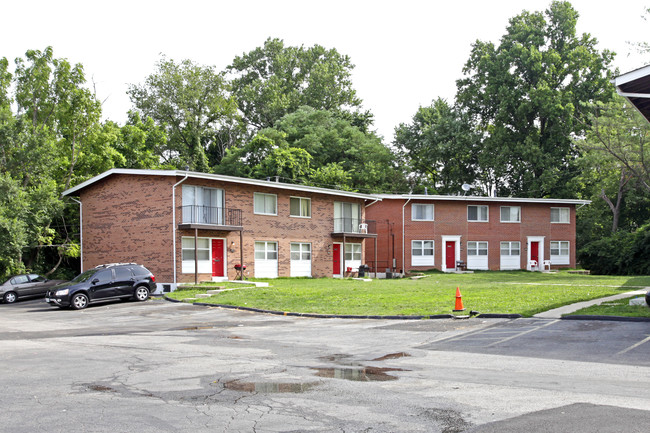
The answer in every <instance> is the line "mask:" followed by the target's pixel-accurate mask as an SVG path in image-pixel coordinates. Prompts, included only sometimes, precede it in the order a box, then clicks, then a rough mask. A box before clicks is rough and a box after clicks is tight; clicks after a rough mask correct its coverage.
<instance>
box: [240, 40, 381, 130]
mask: <svg viewBox="0 0 650 433" xmlns="http://www.w3.org/2000/svg"><path fill="white" fill-rule="evenodd" d="M353 68H354V65H353V64H352V62H351V60H350V58H349V57H348V56H346V55H342V54H340V53H339V52H338V51H336V50H335V49H326V48H324V47H322V46H320V45H314V46H313V47H308V48H307V47H304V46H300V47H285V45H284V42H283V41H282V40H281V39H271V38H269V39H267V40H266V41H265V42H264V46H262V47H258V48H256V49H254V50H253V51H251V52H249V53H246V54H243V55H242V56H238V57H236V58H235V59H234V60H233V62H232V64H231V65H230V66H228V68H227V71H228V72H229V73H230V74H232V75H233V80H232V88H233V93H234V95H235V96H236V98H237V101H238V103H239V109H240V110H241V112H242V114H243V118H244V120H245V121H246V123H247V124H248V125H249V126H250V127H252V128H253V130H254V131H259V130H261V129H264V128H269V127H272V126H273V125H274V124H275V122H276V121H277V120H279V119H280V118H282V117H283V116H285V115H286V114H289V113H292V112H294V111H296V110H297V109H298V108H299V107H301V106H309V107H312V108H314V109H317V110H329V111H332V112H334V113H337V114H338V115H340V116H341V117H343V118H345V119H346V120H348V121H350V123H352V124H353V125H355V126H357V127H360V128H361V129H364V130H367V127H368V126H369V125H370V124H371V123H372V116H371V115H370V113H369V112H360V107H361V99H359V98H358V97H357V95H356V91H355V90H354V89H353V87H352V80H351V73H352V69H353Z"/></svg>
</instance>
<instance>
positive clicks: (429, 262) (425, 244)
mask: <svg viewBox="0 0 650 433" xmlns="http://www.w3.org/2000/svg"><path fill="white" fill-rule="evenodd" d="M433 251H434V247H433V241H411V265H413V266H433V265H434V264H435V261H434V255H433Z"/></svg>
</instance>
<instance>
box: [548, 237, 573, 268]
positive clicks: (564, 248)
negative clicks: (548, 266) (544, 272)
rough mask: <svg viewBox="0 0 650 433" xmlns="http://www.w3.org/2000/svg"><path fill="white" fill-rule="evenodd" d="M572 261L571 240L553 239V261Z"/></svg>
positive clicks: (558, 262)
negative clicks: (570, 252) (570, 254)
mask: <svg viewBox="0 0 650 433" xmlns="http://www.w3.org/2000/svg"><path fill="white" fill-rule="evenodd" d="M570 262H571V258H570V256H569V241H551V263H552V264H554V265H568V264H570Z"/></svg>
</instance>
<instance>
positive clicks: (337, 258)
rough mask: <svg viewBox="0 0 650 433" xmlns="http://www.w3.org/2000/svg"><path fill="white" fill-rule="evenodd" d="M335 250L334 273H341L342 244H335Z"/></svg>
mask: <svg viewBox="0 0 650 433" xmlns="http://www.w3.org/2000/svg"><path fill="white" fill-rule="evenodd" d="M333 251H334V252H333V256H334V262H333V263H334V267H333V269H332V273H333V274H334V275H339V274H340V273H341V244H334V249H333Z"/></svg>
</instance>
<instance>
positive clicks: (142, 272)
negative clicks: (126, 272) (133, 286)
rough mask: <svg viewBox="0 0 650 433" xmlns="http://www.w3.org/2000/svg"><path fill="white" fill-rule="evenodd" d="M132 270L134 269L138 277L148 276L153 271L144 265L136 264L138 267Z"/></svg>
mask: <svg viewBox="0 0 650 433" xmlns="http://www.w3.org/2000/svg"><path fill="white" fill-rule="evenodd" d="M131 270H132V271H133V274H134V275H135V276H136V277H146V276H148V275H149V274H150V273H151V272H149V270H148V269H147V268H145V267H143V266H136V267H133V268H131Z"/></svg>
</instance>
